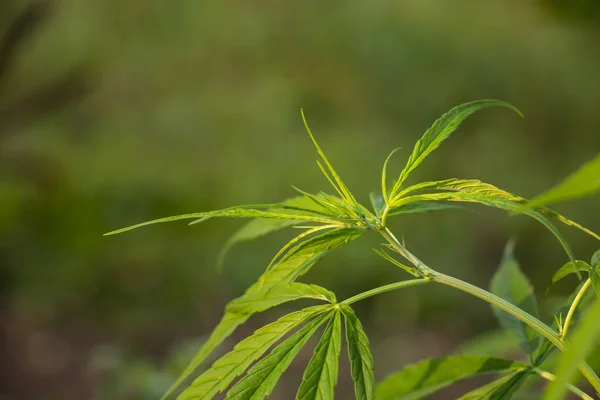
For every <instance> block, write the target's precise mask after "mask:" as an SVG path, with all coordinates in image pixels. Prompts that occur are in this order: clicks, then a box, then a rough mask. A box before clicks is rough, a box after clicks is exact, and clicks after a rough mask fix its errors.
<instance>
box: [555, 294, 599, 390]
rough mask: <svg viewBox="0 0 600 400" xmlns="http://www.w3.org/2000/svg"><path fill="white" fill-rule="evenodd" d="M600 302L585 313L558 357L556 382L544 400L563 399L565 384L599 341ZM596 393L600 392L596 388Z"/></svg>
mask: <svg viewBox="0 0 600 400" xmlns="http://www.w3.org/2000/svg"><path fill="white" fill-rule="evenodd" d="M598 321H600V301H596V303H595V304H594V306H593V307H592V308H591V309H590V311H589V312H588V313H586V315H585V318H584V319H583V320H582V322H581V323H580V325H579V326H578V327H577V329H576V330H575V332H574V333H573V334H572V335H569V336H570V341H569V345H568V346H567V350H566V351H565V352H564V353H563V354H562V355H561V356H560V359H559V361H558V368H557V372H556V380H555V381H554V382H552V383H550V385H548V389H547V390H546V393H544V400H560V399H562V398H564V396H565V393H566V392H567V390H568V388H567V384H568V383H569V381H570V380H571V378H572V376H573V374H574V373H575V372H576V371H577V367H578V366H579V365H580V364H581V363H582V362H583V361H584V360H585V357H586V356H587V355H588V354H589V353H590V352H591V351H592V350H593V348H594V347H595V346H596V345H597V344H598V340H599V339H600V324H599V323H598ZM595 389H596V391H598V392H600V390H599V389H598V387H596V388H595Z"/></svg>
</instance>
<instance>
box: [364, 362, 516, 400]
mask: <svg viewBox="0 0 600 400" xmlns="http://www.w3.org/2000/svg"><path fill="white" fill-rule="evenodd" d="M525 368H527V365H525V364H522V363H520V362H518V361H513V360H506V359H502V358H496V357H489V356H470V355H459V356H450V357H446V358H432V359H428V360H424V361H421V362H418V363H416V364H412V365H408V366H406V367H404V369H403V370H402V371H401V372H399V373H396V374H394V375H391V376H389V377H387V378H386V379H385V380H383V381H382V382H381V383H380V384H379V385H377V390H376V396H375V398H376V399H377V400H400V399H402V400H415V399H421V398H423V397H424V396H426V395H428V394H431V393H434V392H436V391H438V390H440V389H442V388H445V387H447V386H450V385H452V384H454V383H456V382H458V381H461V380H463V379H468V378H472V377H475V376H479V375H483V374H490V373H505V372H511V371H519V370H522V369H525Z"/></svg>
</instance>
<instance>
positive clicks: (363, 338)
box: [342, 305, 375, 400]
mask: <svg viewBox="0 0 600 400" xmlns="http://www.w3.org/2000/svg"><path fill="white" fill-rule="evenodd" d="M342 312H343V313H344V319H345V321H346V342H347V344H348V356H349V359H350V370H351V372H352V380H353V381H354V393H355V394H356V400H373V399H375V377H374V373H373V355H372V354H371V348H370V347H369V339H368V338H367V334H366V333H365V331H364V330H363V328H362V325H361V323H360V321H359V319H358V318H357V317H356V314H354V311H352V309H351V308H350V307H349V306H347V305H342Z"/></svg>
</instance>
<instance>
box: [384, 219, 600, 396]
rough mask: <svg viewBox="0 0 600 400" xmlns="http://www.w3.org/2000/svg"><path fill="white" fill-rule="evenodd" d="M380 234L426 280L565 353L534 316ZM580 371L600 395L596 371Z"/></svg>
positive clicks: (581, 367)
mask: <svg viewBox="0 0 600 400" xmlns="http://www.w3.org/2000/svg"><path fill="white" fill-rule="evenodd" d="M380 233H381V235H382V236H383V237H384V238H385V239H386V240H387V241H388V243H389V244H390V245H391V246H392V247H393V248H394V249H395V250H396V251H397V252H398V253H399V254H401V255H402V256H403V257H405V258H406V259H407V260H409V261H410V262H411V263H412V264H413V265H414V266H415V267H417V268H418V269H419V271H420V272H421V273H422V274H423V276H424V277H425V279H430V280H432V281H434V282H437V283H440V284H443V285H446V286H450V287H453V288H455V289H458V290H461V291H463V292H466V293H469V294H471V295H473V296H475V297H477V298H480V299H482V300H484V301H486V302H488V303H490V304H492V305H493V306H496V307H498V308H500V309H501V310H503V311H506V312H507V313H509V314H510V315H512V316H513V317H515V318H517V319H518V320H520V321H522V322H523V323H525V324H527V325H528V326H530V327H531V328H533V329H534V330H535V331H536V332H537V333H539V334H540V335H542V336H544V337H545V338H546V339H548V340H549V341H550V342H551V343H552V344H553V345H555V346H556V347H557V348H558V349H559V350H560V351H563V352H564V351H565V349H566V346H565V342H564V340H563V338H562V337H561V336H560V334H559V333H558V332H557V331H555V330H554V329H552V328H551V327H549V326H548V325H546V324H544V323H543V322H542V321H540V320H539V319H537V318H536V317H534V316H533V315H531V314H529V313H527V312H525V311H523V310H521V309H520V308H519V307H517V306H515V305H514V304H511V303H509V302H507V301H506V300H504V299H502V298H500V297H498V296H496V295H495V294H493V293H490V292H488V291H487V290H484V289H481V288H479V287H477V286H475V285H472V284H470V283H468V282H465V281H462V280H460V279H457V278H454V277H451V276H448V275H445V274H443V273H441V272H438V271H435V270H433V269H431V268H429V267H428V266H427V265H425V263H423V262H422V261H421V260H419V259H418V258H417V257H416V256H415V255H413V254H412V253H410V252H409V251H408V250H407V249H406V248H405V247H404V246H402V244H401V243H400V242H399V241H398V239H397V238H396V237H395V236H394V234H393V233H392V232H390V230H389V229H387V228H384V229H383V230H381V231H380ZM579 371H580V372H581V374H582V375H583V376H584V377H585V378H586V379H587V380H588V381H589V382H590V384H591V385H592V386H593V387H594V389H596V391H598V392H599V393H600V378H598V375H596V373H595V372H594V370H593V369H592V368H591V367H590V366H589V365H588V364H587V363H585V362H584V363H582V364H580V365H579Z"/></svg>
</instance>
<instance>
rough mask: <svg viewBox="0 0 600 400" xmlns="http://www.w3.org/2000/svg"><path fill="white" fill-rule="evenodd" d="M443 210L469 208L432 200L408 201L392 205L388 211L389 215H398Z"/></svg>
mask: <svg viewBox="0 0 600 400" xmlns="http://www.w3.org/2000/svg"><path fill="white" fill-rule="evenodd" d="M445 210H469V209H468V208H467V207H463V206H459V205H455V204H445V203H437V202H433V201H416V202H414V203H408V204H404V205H401V206H399V207H394V208H393V210H392V211H390V212H389V213H388V215H389V216H392V215H400V214H422V213H427V212H431V211H445Z"/></svg>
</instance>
